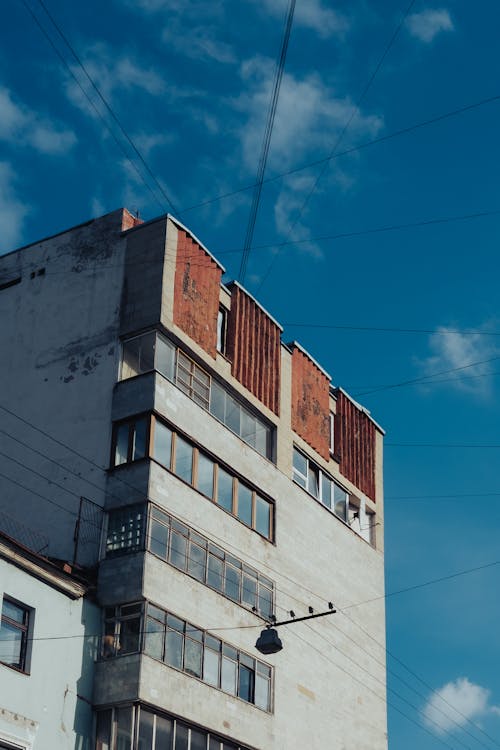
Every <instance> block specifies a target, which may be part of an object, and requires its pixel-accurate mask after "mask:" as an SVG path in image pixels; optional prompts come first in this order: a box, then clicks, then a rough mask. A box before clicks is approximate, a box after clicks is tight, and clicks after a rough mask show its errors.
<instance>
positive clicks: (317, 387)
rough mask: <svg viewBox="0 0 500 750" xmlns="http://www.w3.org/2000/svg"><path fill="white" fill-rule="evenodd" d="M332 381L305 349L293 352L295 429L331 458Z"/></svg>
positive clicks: (324, 456)
mask: <svg viewBox="0 0 500 750" xmlns="http://www.w3.org/2000/svg"><path fill="white" fill-rule="evenodd" d="M329 392H330V381H329V379H328V378H327V376H326V375H325V373H324V372H322V371H321V370H320V369H319V367H318V366H317V365H316V363H315V362H313V360H312V359H311V358H310V357H308V356H307V355H306V354H305V352H303V351H302V350H301V349H298V348H294V349H293V351H292V430H293V431H294V432H296V433H297V435H300V437H301V438H302V439H303V440H305V441H306V442H307V443H308V444H309V445H310V446H311V447H312V448H314V450H315V451H317V452H318V453H319V454H320V456H322V457H323V458H324V459H326V460H327V461H328V459H329V457H330V399H329Z"/></svg>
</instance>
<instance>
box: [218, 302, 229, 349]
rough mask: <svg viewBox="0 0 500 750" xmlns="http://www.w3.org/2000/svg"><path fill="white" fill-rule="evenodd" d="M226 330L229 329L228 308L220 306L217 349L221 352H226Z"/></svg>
mask: <svg viewBox="0 0 500 750" xmlns="http://www.w3.org/2000/svg"><path fill="white" fill-rule="evenodd" d="M226 331H227V310H226V308H225V307H219V313H218V315H217V351H218V352H220V353H221V354H225V353H226Z"/></svg>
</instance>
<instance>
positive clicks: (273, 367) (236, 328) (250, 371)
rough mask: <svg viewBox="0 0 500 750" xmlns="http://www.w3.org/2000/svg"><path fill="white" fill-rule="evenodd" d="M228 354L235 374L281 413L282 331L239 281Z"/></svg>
mask: <svg viewBox="0 0 500 750" xmlns="http://www.w3.org/2000/svg"><path fill="white" fill-rule="evenodd" d="M226 354H227V357H228V359H229V360H230V361H231V371H232V374H233V376H234V377H235V378H236V379H237V380H238V381H239V382H240V383H241V384H242V385H244V386H245V388H248V390H249V391H250V392H251V393H253V395H254V396H255V397H256V398H258V399H259V401H262V403H263V404H264V405H265V406H267V407H268V409H270V410H271V411H273V412H274V413H275V414H279V401H280V378H281V331H280V328H279V326H278V325H277V324H276V323H275V322H274V321H273V320H272V319H271V318H270V317H269V315H267V314H266V312H265V311H264V310H263V309H262V308H261V307H260V306H259V305H258V304H257V303H256V302H255V301H254V300H253V299H252V298H251V297H250V296H249V295H248V294H246V293H245V291H244V290H243V289H242V288H241V287H240V286H237V285H234V286H233V287H232V288H231V309H230V311H229V314H228V321H227V338H226Z"/></svg>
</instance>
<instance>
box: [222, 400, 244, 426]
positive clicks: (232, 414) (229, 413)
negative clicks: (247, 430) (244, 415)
mask: <svg viewBox="0 0 500 750" xmlns="http://www.w3.org/2000/svg"><path fill="white" fill-rule="evenodd" d="M240 414H241V407H240V405H239V403H238V402H237V401H235V400H234V398H232V396H230V395H229V393H226V418H225V420H224V421H225V424H226V425H227V427H229V429H230V430H232V431H233V432H235V433H236V434H237V435H239V434H240Z"/></svg>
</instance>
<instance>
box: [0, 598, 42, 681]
mask: <svg viewBox="0 0 500 750" xmlns="http://www.w3.org/2000/svg"><path fill="white" fill-rule="evenodd" d="M33 614H34V612H33V610H32V609H31V608H30V607H27V606H26V605H24V604H21V603H20V602H17V601H15V600H14V599H9V598H8V597H4V598H3V601H2V619H1V624H0V662H1V663H2V664H6V665H7V666H8V667H13V668H14V669H18V670H19V671H20V672H26V673H28V672H29V667H30V656H31V648H30V646H31V639H30V632H31V631H32V629H33Z"/></svg>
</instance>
